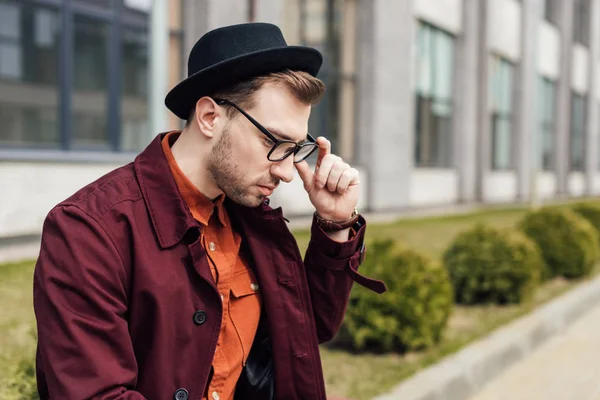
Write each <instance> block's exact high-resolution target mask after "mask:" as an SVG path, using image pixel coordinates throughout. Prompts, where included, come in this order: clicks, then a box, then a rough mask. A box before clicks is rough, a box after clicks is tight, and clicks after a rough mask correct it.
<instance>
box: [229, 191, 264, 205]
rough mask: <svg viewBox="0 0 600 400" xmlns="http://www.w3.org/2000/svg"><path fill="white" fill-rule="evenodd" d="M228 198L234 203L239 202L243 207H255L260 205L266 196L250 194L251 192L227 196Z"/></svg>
mask: <svg viewBox="0 0 600 400" xmlns="http://www.w3.org/2000/svg"><path fill="white" fill-rule="evenodd" d="M229 198H230V199H231V200H233V202H234V203H237V204H240V205H242V206H245V207H249V208H255V207H258V206H260V205H261V203H262V202H263V201H265V198H266V196H264V195H262V194H259V195H251V194H247V195H245V196H235V197H233V196H229Z"/></svg>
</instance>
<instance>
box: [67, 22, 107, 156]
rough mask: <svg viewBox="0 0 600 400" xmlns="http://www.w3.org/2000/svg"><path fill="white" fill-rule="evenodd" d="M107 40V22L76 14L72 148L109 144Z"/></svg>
mask: <svg viewBox="0 0 600 400" xmlns="http://www.w3.org/2000/svg"><path fill="white" fill-rule="evenodd" d="M108 40H109V27H108V25H107V24H106V23H104V22H102V21H98V20H95V19H92V18H88V17H84V16H81V15H76V16H75V19H74V39H73V42H74V55H73V63H74V65H73V74H74V76H73V98H72V108H73V111H72V112H73V145H74V146H75V147H96V146H106V145H108V130H107V119H108V116H107V109H108V107H107V102H108V63H107V59H108Z"/></svg>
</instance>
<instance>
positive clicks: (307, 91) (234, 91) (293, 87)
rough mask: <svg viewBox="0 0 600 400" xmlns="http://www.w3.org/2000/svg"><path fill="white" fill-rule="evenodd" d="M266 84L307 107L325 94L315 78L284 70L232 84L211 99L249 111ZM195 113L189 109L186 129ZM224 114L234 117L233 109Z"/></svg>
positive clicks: (321, 82)
mask: <svg viewBox="0 0 600 400" xmlns="http://www.w3.org/2000/svg"><path fill="white" fill-rule="evenodd" d="M267 83H272V84H275V85H278V84H279V85H282V86H284V87H286V88H287V89H289V90H290V91H291V92H292V94H293V95H294V96H295V97H296V98H297V99H298V100H299V101H301V102H302V103H304V104H307V105H314V104H316V103H318V102H319V101H320V100H321V98H322V97H323V94H324V93H325V84H324V83H323V81H321V80H320V79H318V78H315V77H313V76H312V75H310V74H308V73H306V72H302V71H291V70H289V69H286V70H283V71H281V72H273V73H271V74H268V75H264V76H259V77H256V78H253V79H250V80H247V81H243V82H239V83H236V84H233V85H231V86H229V87H227V88H225V89H223V90H220V91H218V92H216V93H213V94H212V95H211V97H214V98H222V99H227V100H229V101H231V102H234V103H235V104H237V105H238V106H240V107H241V108H243V109H249V108H252V107H253V106H254V104H255V103H254V100H255V99H254V94H255V93H256V92H257V91H258V90H260V88H261V87H263V85H265V84H267ZM195 111H196V108H195V107H194V108H192V109H191V111H190V116H189V117H188V119H187V122H186V127H187V126H189V125H190V123H191V121H192V120H193V118H194V114H195ZM226 112H227V116H228V117H229V118H232V117H233V116H234V115H235V112H236V110H235V109H234V108H233V107H228V108H227V111H226Z"/></svg>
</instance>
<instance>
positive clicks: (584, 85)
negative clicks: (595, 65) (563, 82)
mask: <svg viewBox="0 0 600 400" xmlns="http://www.w3.org/2000/svg"><path fill="white" fill-rule="evenodd" d="M589 58H590V52H589V50H588V49H587V48H586V47H584V46H582V45H580V44H575V45H574V46H573V58H572V60H573V66H572V67H571V86H572V89H573V91H574V92H576V93H579V94H582V95H585V94H586V93H587V92H588V85H589V64H590V62H589Z"/></svg>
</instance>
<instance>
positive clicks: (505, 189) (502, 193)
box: [483, 171, 517, 203]
mask: <svg viewBox="0 0 600 400" xmlns="http://www.w3.org/2000/svg"><path fill="white" fill-rule="evenodd" d="M483 190H484V192H483V198H484V201H485V202H488V203H498V202H500V203H505V202H510V201H514V200H515V198H516V197H517V174H516V173H515V172H513V171H491V172H488V173H487V174H486V176H485V179H484V183H483Z"/></svg>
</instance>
